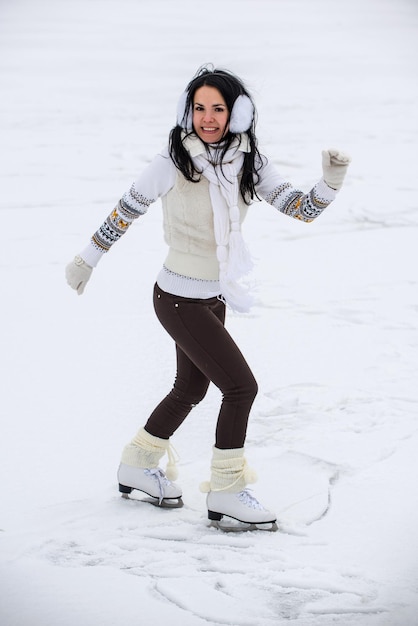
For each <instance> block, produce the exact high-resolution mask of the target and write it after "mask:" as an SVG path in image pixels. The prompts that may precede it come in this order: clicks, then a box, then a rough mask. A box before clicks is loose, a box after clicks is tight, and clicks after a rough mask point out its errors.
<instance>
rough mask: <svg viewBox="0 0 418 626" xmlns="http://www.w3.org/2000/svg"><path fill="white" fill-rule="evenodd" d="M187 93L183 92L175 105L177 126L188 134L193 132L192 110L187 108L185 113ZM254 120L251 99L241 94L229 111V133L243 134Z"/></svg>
mask: <svg viewBox="0 0 418 626" xmlns="http://www.w3.org/2000/svg"><path fill="white" fill-rule="evenodd" d="M187 96H188V93H187V91H184V92H183V93H182V94H181V96H180V99H179V102H178V105H177V124H178V126H181V127H182V128H184V130H187V131H188V132H190V131H191V130H193V123H192V120H193V117H192V108H191V106H189V109H188V111H186V104H187ZM253 118H254V106H253V103H252V102H251V99H250V98H249V97H248V96H246V95H244V94H242V95H240V96H238V98H237V99H236V100H235V102H234V105H233V107H232V111H231V118H230V120H229V130H230V131H231V133H234V134H235V133H245V131H246V130H248V129H249V128H250V126H251V124H252V122H253Z"/></svg>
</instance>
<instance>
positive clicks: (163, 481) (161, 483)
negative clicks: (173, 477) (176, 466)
mask: <svg viewBox="0 0 418 626" xmlns="http://www.w3.org/2000/svg"><path fill="white" fill-rule="evenodd" d="M144 474H145V475H146V476H152V477H153V478H155V479H156V480H157V482H158V491H159V492H160V497H159V498H158V501H159V503H160V504H161V502H162V501H163V499H164V487H166V486H167V485H171V481H170V480H168V478H167V476H166V475H165V474H164V472H163V470H162V469H160V468H159V467H153V468H152V469H145V470H144Z"/></svg>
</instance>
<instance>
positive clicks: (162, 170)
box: [66, 150, 176, 295]
mask: <svg viewBox="0 0 418 626" xmlns="http://www.w3.org/2000/svg"><path fill="white" fill-rule="evenodd" d="M175 178H176V168H175V166H174V164H173V162H172V160H171V159H170V157H169V155H168V151H167V150H165V151H163V152H162V153H160V154H157V156H156V157H154V159H153V160H152V161H151V163H150V164H149V165H148V167H146V168H145V170H144V171H143V172H142V174H141V175H140V177H139V178H138V179H137V180H136V181H135V182H134V183H133V184H132V186H131V188H130V189H129V191H127V192H126V193H124V194H123V196H122V198H121V199H120V200H119V202H118V203H117V205H116V207H115V208H114V209H113V211H112V212H111V213H110V215H108V217H107V218H106V219H105V221H104V222H103V224H102V225H101V226H100V227H99V228H98V230H96V232H95V233H94V234H93V236H92V237H91V239H90V242H89V244H88V245H87V246H86V247H85V248H84V250H82V251H81V252H80V253H79V254H78V255H77V256H76V257H75V258H74V260H73V261H71V263H69V264H68V265H67V267H66V278H67V282H68V284H69V285H70V287H72V288H73V289H75V290H76V291H77V293H78V294H79V295H81V294H82V293H83V291H84V288H85V286H86V283H87V281H88V280H89V278H90V276H91V273H92V270H93V268H94V267H96V265H97V264H98V262H99V261H100V259H101V258H102V256H103V255H104V254H106V252H108V251H109V250H110V248H111V247H112V246H113V244H114V243H116V242H117V241H118V240H119V239H120V238H121V237H122V235H124V234H125V233H126V231H127V230H128V228H129V226H130V225H131V224H132V222H133V221H134V220H136V219H137V218H138V217H140V216H142V215H144V214H145V213H146V212H147V210H148V207H149V206H150V204H152V203H153V202H155V201H156V200H157V198H159V197H161V196H163V195H165V194H166V193H167V192H168V191H169V190H170V189H171V187H172V186H173V185H174V182H175Z"/></svg>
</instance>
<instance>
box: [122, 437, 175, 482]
mask: <svg viewBox="0 0 418 626" xmlns="http://www.w3.org/2000/svg"><path fill="white" fill-rule="evenodd" d="M166 453H167V455H168V463H167V469H166V472H165V473H166V476H167V478H168V479H169V480H175V479H176V478H177V474H178V472H177V468H176V458H175V455H174V452H173V449H172V447H171V445H170V441H169V440H168V439H160V437H154V435H150V433H148V432H147V431H146V430H145V429H144V428H141V429H140V430H139V431H138V432H137V434H136V435H135V437H134V438H133V439H132V441H131V442H130V443H128V445H126V446H125V448H124V449H123V452H122V459H121V463H124V464H125V465H130V466H131V467H138V468H144V469H153V468H156V467H158V465H159V462H160V460H161V459H162V457H163V456H164V455H165V454H166Z"/></svg>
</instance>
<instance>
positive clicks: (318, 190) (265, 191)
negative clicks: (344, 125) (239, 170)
mask: <svg viewBox="0 0 418 626" xmlns="http://www.w3.org/2000/svg"><path fill="white" fill-rule="evenodd" d="M349 163H350V157H348V156H347V155H346V154H344V153H343V152H341V151H339V150H334V149H330V150H324V151H323V152H322V169H323V177H322V178H321V179H320V180H319V181H318V182H317V183H316V185H314V186H313V187H312V189H311V190H310V191H309V192H308V193H303V191H300V190H299V189H296V188H295V187H293V185H292V184H291V183H289V182H288V181H285V180H284V179H283V178H282V176H281V175H280V174H279V172H278V171H277V169H276V167H275V166H274V165H273V164H271V163H270V162H268V161H265V162H264V164H263V166H262V168H261V170H260V172H259V174H260V180H259V182H258V184H257V186H256V191H257V193H258V194H259V195H260V196H261V197H262V198H264V200H266V202H268V203H269V204H271V205H272V206H274V207H275V208H276V209H278V210H279V211H280V212H281V213H284V214H285V215H289V216H290V217H294V218H295V219H298V220H301V221H303V222H312V221H313V220H314V219H316V218H317V217H319V216H320V215H321V213H322V212H323V211H324V209H325V208H326V207H327V206H328V205H329V204H331V202H332V201H333V200H334V199H335V197H336V195H337V192H338V190H339V189H340V188H341V186H342V184H343V180H344V177H345V174H346V172H347V168H348V165H349Z"/></svg>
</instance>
